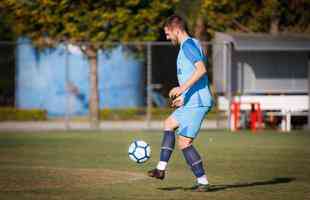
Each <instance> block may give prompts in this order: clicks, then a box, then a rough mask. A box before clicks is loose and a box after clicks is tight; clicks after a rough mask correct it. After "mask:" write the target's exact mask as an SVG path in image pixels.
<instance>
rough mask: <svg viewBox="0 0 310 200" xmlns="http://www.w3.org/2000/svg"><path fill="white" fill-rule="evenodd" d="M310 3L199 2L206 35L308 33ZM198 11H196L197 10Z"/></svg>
mask: <svg viewBox="0 0 310 200" xmlns="http://www.w3.org/2000/svg"><path fill="white" fill-rule="evenodd" d="M309 7H310V0H251V1H247V0H232V1H227V0H218V1H213V0H201V5H200V12H201V13H202V16H204V20H205V22H206V24H207V32H208V34H209V35H214V32H216V31H222V32H225V31H237V32H267V33H273V34H277V33H278V32H288V31H290V32H310V12H309V10H308V8H309ZM197 9H199V8H197Z"/></svg>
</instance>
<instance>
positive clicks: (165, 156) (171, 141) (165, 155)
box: [160, 131, 175, 162]
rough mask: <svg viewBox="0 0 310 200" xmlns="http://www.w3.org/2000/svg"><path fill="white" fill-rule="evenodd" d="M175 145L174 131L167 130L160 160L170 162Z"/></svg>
mask: <svg viewBox="0 0 310 200" xmlns="http://www.w3.org/2000/svg"><path fill="white" fill-rule="evenodd" d="M174 145H175V135H174V131H165V132H164V136H163V141H162V144H161V151H160V161H165V162H168V161H169V159H170V157H171V154H172V151H173V149H174Z"/></svg>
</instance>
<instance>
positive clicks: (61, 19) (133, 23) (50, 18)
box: [1, 0, 177, 128]
mask: <svg viewBox="0 0 310 200" xmlns="http://www.w3.org/2000/svg"><path fill="white" fill-rule="evenodd" d="M176 3H177V0H152V1H149V0H119V1H115V0H100V1H99V0H40V1H39V0H2V2H1V4H2V5H3V6H4V7H5V8H6V9H7V11H8V13H10V17H11V18H12V21H13V24H14V26H13V27H12V29H13V31H14V33H16V35H17V36H28V37H29V38H31V39H32V41H33V42H34V43H35V44H36V45H37V46H38V47H41V48H45V47H47V46H49V45H56V44H58V43H60V42H69V43H73V44H75V45H78V46H79V47H80V48H81V50H82V51H83V53H84V54H85V55H86V56H87V58H88V61H89V66H90V85H91V88H90V90H91V91H90V103H89V110H90V124H91V127H92V128H98V124H99V123H98V122H99V112H98V110H99V99H98V83H97V82H98V81H97V51H98V49H100V48H106V47H107V46H106V44H107V43H104V42H126V41H138V40H139V41H151V40H155V39H156V38H157V37H158V35H159V28H160V27H161V25H162V21H163V19H164V18H165V17H166V16H167V15H170V14H171V13H172V11H173V9H174V6H175V5H176Z"/></svg>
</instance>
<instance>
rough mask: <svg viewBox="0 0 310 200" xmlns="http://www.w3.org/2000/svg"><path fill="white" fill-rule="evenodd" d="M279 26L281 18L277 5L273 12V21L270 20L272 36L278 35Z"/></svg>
mask: <svg viewBox="0 0 310 200" xmlns="http://www.w3.org/2000/svg"><path fill="white" fill-rule="evenodd" d="M279 25H280V17H279V13H278V7H277V6H276V5H275V7H274V9H273V11H272V15H271V20H270V30H269V32H270V34H272V35H278V34H279Z"/></svg>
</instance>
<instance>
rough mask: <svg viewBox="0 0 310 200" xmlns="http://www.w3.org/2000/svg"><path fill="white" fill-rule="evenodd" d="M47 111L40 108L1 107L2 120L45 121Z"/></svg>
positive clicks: (0, 119) (0, 117)
mask: <svg viewBox="0 0 310 200" xmlns="http://www.w3.org/2000/svg"><path fill="white" fill-rule="evenodd" d="M44 120H47V112H46V111H45V110H39V109H28V110H26V109H16V108H7V107H5V108H3V107H2V108H0V121H44Z"/></svg>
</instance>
